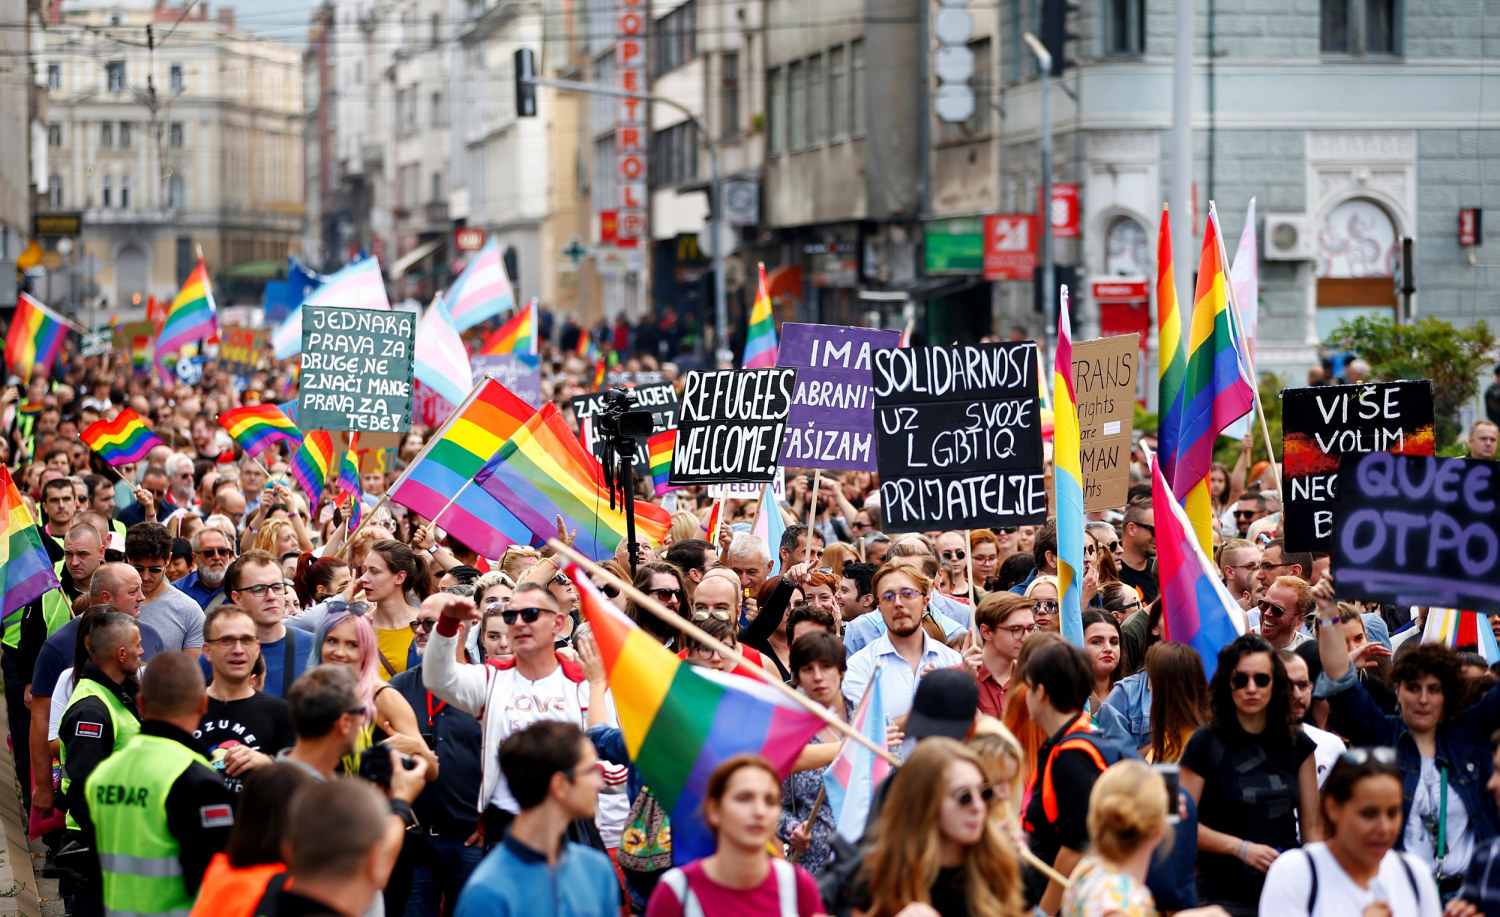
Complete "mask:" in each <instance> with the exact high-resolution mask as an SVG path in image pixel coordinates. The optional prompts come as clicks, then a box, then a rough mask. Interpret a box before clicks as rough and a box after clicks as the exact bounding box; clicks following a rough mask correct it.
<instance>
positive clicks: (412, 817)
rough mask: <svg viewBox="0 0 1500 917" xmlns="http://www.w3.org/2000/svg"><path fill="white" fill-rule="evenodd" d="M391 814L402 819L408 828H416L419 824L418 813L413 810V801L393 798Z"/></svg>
mask: <svg viewBox="0 0 1500 917" xmlns="http://www.w3.org/2000/svg"><path fill="white" fill-rule="evenodd" d="M391 814H392V815H394V816H396V817H397V818H399V819H401V823H402V824H403V825H405V826H406V827H408V828H415V827H416V826H417V825H418V824H420V823H419V822H418V821H417V813H416V812H415V811H413V810H412V807H411V803H409V802H407V801H406V800H404V799H392V800H391Z"/></svg>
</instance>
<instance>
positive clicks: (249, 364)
mask: <svg viewBox="0 0 1500 917" xmlns="http://www.w3.org/2000/svg"><path fill="white" fill-rule="evenodd" d="M265 339H266V333H265V331H264V330H262V329H259V328H245V327H242V326H239V325H235V326H232V327H229V328H225V329H224V330H223V331H222V332H221V333H220V335H219V368H220V369H222V370H223V371H224V372H225V373H227V374H229V375H231V376H238V377H240V378H248V377H249V376H250V374H251V373H253V372H255V370H256V368H257V367H258V366H259V364H260V350H261V346H262V344H264V343H265Z"/></svg>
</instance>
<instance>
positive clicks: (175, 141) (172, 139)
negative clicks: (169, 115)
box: [167, 121, 183, 150]
mask: <svg viewBox="0 0 1500 917" xmlns="http://www.w3.org/2000/svg"><path fill="white" fill-rule="evenodd" d="M182 141H183V133H182V122H181V121H173V122H172V123H171V124H168V125H167V146H169V147H171V148H172V149H174V150H180V149H182Z"/></svg>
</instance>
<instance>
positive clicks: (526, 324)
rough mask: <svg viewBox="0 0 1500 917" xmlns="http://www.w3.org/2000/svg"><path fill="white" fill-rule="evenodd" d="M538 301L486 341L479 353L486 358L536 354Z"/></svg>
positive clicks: (528, 306) (533, 301)
mask: <svg viewBox="0 0 1500 917" xmlns="http://www.w3.org/2000/svg"><path fill="white" fill-rule="evenodd" d="M537 327H538V326H537V320H536V300H535V299H533V300H532V301H531V302H529V303H527V304H526V308H524V309H522V310H521V311H520V312H517V313H516V315H515V317H514V318H512V319H511V320H510V321H508V322H506V323H505V324H503V325H501V326H500V327H499V328H498V329H496V330H495V332H494V333H493V334H491V335H490V336H489V337H487V338H485V339H484V346H482V347H480V348H479V352H480V353H481V354H483V355H484V356H494V355H496V354H502V353H536V338H537Z"/></svg>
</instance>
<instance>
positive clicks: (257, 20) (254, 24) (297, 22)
mask: <svg viewBox="0 0 1500 917" xmlns="http://www.w3.org/2000/svg"><path fill="white" fill-rule="evenodd" d="M226 5H227V6H231V7H233V8H234V12H235V17H236V24H237V25H239V27H240V28H242V29H244V30H246V31H248V32H252V33H254V34H256V35H261V36H264V37H266V38H274V39H276V40H278V41H284V42H287V43H288V44H294V45H297V46H298V47H301V46H302V45H305V44H307V26H308V23H309V22H311V20H312V12H313V9H314V8H315V7H316V6H317V4H315V3H312V2H310V0H254V2H250V0H219V2H216V3H213V4H211V5H210V7H209V9H210V10H214V9H217V8H218V7H220V6H226Z"/></svg>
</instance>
